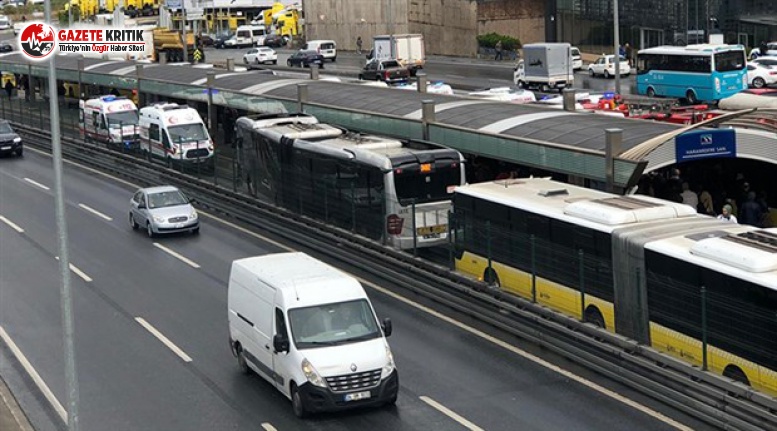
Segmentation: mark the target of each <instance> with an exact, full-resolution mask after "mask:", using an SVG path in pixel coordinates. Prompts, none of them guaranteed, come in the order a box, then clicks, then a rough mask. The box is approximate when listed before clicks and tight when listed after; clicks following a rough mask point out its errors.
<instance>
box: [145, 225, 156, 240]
mask: <svg viewBox="0 0 777 431" xmlns="http://www.w3.org/2000/svg"><path fill="white" fill-rule="evenodd" d="M146 233H147V234H148V237H149V238H153V237H154V229H153V228H152V227H151V222H148V223H146Z"/></svg>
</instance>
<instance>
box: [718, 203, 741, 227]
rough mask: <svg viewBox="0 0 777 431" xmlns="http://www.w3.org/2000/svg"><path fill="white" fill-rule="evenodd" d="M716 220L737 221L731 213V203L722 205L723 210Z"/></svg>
mask: <svg viewBox="0 0 777 431" xmlns="http://www.w3.org/2000/svg"><path fill="white" fill-rule="evenodd" d="M718 220H725V221H728V222H730V223H734V224H736V223H738V222H737V217H736V216H735V215H734V214H732V213H731V205H728V204H726V205H723V212H722V213H721V214H720V215H719V216H718Z"/></svg>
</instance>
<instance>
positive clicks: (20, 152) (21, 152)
mask: <svg viewBox="0 0 777 431" xmlns="http://www.w3.org/2000/svg"><path fill="white" fill-rule="evenodd" d="M16 157H24V149H23V148H21V147H19V148H17V149H16Z"/></svg>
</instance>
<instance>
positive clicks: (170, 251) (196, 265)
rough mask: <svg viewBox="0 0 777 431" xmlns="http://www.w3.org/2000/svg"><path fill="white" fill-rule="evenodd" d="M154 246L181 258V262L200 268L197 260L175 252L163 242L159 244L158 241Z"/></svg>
mask: <svg viewBox="0 0 777 431" xmlns="http://www.w3.org/2000/svg"><path fill="white" fill-rule="evenodd" d="M154 247H156V248H158V249H160V250H162V251H164V252H165V253H167V254H169V255H170V256H173V257H174V258H176V259H178V260H180V261H181V262H183V263H185V264H187V265H189V266H191V267H192V268H199V267H200V265H198V264H197V262H194V261H192V260H190V259H189V258H187V257H185V256H182V255H180V254H178V253H177V252H175V251H173V250H170V249H169V248H167V247H165V246H163V245H162V244H159V243H158V242H155V243H154Z"/></svg>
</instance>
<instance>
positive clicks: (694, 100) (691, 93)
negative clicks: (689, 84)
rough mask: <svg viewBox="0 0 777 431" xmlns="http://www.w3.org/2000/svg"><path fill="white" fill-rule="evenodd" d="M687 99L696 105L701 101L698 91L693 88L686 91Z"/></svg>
mask: <svg viewBox="0 0 777 431" xmlns="http://www.w3.org/2000/svg"><path fill="white" fill-rule="evenodd" d="M685 99H686V100H687V101H688V103H690V104H691V105H695V104H697V103H699V99H698V98H697V97H696V93H695V92H694V91H693V90H688V91H687V92H686V93H685Z"/></svg>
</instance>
